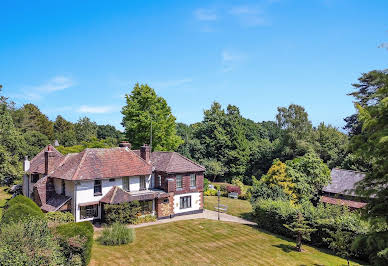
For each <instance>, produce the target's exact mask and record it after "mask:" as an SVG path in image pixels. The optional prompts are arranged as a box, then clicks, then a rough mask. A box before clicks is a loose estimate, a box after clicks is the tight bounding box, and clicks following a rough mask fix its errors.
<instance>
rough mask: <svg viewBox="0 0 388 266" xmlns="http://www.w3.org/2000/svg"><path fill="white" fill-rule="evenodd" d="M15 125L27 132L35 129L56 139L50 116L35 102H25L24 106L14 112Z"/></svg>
mask: <svg viewBox="0 0 388 266" xmlns="http://www.w3.org/2000/svg"><path fill="white" fill-rule="evenodd" d="M13 119H14V123H15V126H16V127H17V128H19V129H20V130H21V132H22V133H25V132H27V131H30V130H35V131H38V132H40V133H42V134H43V135H46V136H47V138H49V139H50V140H53V139H54V127H53V122H51V121H50V120H49V119H48V117H47V116H46V115H45V114H43V113H42V112H41V111H40V110H39V108H38V107H37V106H36V105H34V104H31V103H29V104H25V105H23V107H22V108H20V109H18V110H16V111H15V112H13Z"/></svg>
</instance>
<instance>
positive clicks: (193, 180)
mask: <svg viewBox="0 0 388 266" xmlns="http://www.w3.org/2000/svg"><path fill="white" fill-rule="evenodd" d="M195 186H197V177H196V175H195V174H191V175H190V187H195Z"/></svg>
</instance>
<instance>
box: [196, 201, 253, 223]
mask: <svg viewBox="0 0 388 266" xmlns="http://www.w3.org/2000/svg"><path fill="white" fill-rule="evenodd" d="M220 204H223V205H226V206H228V209H227V211H226V213H227V214H230V215H234V216H238V217H241V218H244V219H248V220H249V219H250V218H251V217H250V214H251V212H252V206H251V204H250V203H249V201H248V200H240V199H231V198H226V197H220ZM217 205H218V197H216V196H205V197H204V208H205V209H208V210H212V211H214V210H215V209H214V207H215V206H217Z"/></svg>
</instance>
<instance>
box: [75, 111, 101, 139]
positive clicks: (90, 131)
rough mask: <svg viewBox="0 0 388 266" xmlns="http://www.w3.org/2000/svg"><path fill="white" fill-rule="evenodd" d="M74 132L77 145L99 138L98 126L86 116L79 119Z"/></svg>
mask: <svg viewBox="0 0 388 266" xmlns="http://www.w3.org/2000/svg"><path fill="white" fill-rule="evenodd" d="M74 131H75V137H76V139H77V143H81V142H82V141H90V140H92V139H96V138H97V124H96V122H92V121H91V120H90V119H89V118H88V117H86V116H85V117H82V118H80V119H78V121H77V123H75V124H74Z"/></svg>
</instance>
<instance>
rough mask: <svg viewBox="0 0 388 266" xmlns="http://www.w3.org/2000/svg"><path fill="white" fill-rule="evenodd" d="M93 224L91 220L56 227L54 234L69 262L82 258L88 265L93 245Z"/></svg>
mask: <svg viewBox="0 0 388 266" xmlns="http://www.w3.org/2000/svg"><path fill="white" fill-rule="evenodd" d="M93 232H94V229H93V225H92V224H91V223H90V222H88V221H87V222H80V223H67V224H63V225H60V226H58V227H56V228H55V230H54V235H55V237H56V239H57V241H58V243H59V245H60V246H61V248H62V252H63V253H64V255H65V257H66V258H67V260H68V263H69V264H74V263H75V262H76V261H79V260H81V261H82V264H83V265H88V263H89V261H90V257H91V252H92V246H93Z"/></svg>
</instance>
